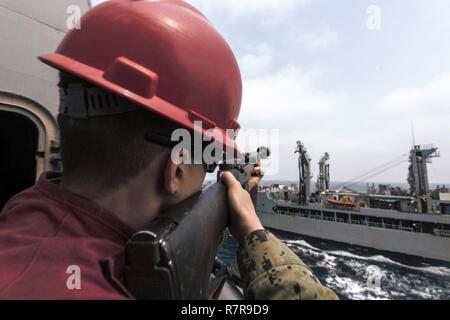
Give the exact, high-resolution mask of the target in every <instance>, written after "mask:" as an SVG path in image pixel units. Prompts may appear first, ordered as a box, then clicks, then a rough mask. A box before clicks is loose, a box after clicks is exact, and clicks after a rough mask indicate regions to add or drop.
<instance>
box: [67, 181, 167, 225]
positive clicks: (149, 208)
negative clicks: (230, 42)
mask: <svg viewBox="0 0 450 320" xmlns="http://www.w3.org/2000/svg"><path fill="white" fill-rule="evenodd" d="M60 187H61V188H63V189H65V190H68V191H70V192H72V193H76V194H79V195H81V196H83V197H84V198H87V199H89V200H91V201H92V202H94V203H95V204H97V205H99V206H100V207H102V208H104V209H106V210H108V211H109V212H111V213H113V214H114V215H115V216H117V217H118V218H119V219H120V220H121V221H123V222H124V223H125V224H126V225H128V226H130V227H131V228H132V229H133V230H136V231H138V230H142V229H143V228H145V227H146V226H147V225H148V224H149V223H150V222H151V221H152V220H153V219H154V218H155V217H156V216H157V215H158V213H159V211H160V206H161V205H160V201H159V199H158V197H157V196H155V192H152V191H153V190H146V189H148V184H146V185H143V184H142V183H139V181H132V182H130V183H127V185H126V186H124V187H122V188H118V189H116V190H114V191H112V192H109V193H107V194H106V195H100V196H97V195H96V194H97V192H96V190H98V188H95V187H93V186H88V185H86V183H77V182H75V181H71V180H68V179H64V177H63V178H62V179H61V183H60Z"/></svg>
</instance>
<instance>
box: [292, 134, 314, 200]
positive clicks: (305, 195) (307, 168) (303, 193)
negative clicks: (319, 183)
mask: <svg viewBox="0 0 450 320" xmlns="http://www.w3.org/2000/svg"><path fill="white" fill-rule="evenodd" d="M294 153H298V172H299V186H298V201H299V204H302V205H305V206H307V205H309V201H310V198H311V158H310V157H309V155H308V151H307V150H306V148H305V146H304V145H303V143H301V142H300V141H297V148H296V149H295V152H294Z"/></svg>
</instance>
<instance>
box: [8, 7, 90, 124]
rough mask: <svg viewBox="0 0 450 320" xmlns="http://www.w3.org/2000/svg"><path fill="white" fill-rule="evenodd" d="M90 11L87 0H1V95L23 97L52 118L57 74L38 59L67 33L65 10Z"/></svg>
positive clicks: (55, 100) (51, 50)
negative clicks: (33, 102) (4, 93)
mask: <svg viewBox="0 0 450 320" xmlns="http://www.w3.org/2000/svg"><path fill="white" fill-rule="evenodd" d="M71 5H77V6H79V8H80V9H81V12H85V11H87V10H88V9H89V7H90V5H89V1H88V0H39V1H32V0H0V92H8V93H13V94H15V95H19V96H24V97H27V98H28V99H31V100H33V101H35V102H37V103H39V104H40V105H42V106H44V107H45V108H46V109H47V110H49V111H50V112H51V113H52V114H53V115H55V114H56V112H57V109H58V102H59V98H58V94H57V90H56V84H57V82H58V76H57V72H56V71H55V70H52V69H51V68H50V67H48V66H46V65H44V64H43V63H41V62H40V61H39V60H37V56H39V55H42V54H46V53H51V52H53V51H54V50H55V49H56V47H57V45H58V44H59V42H60V41H61V39H62V38H63V36H64V34H65V33H66V32H67V27H66V21H67V19H68V18H69V17H70V14H68V13H67V8H68V7H69V6H71Z"/></svg>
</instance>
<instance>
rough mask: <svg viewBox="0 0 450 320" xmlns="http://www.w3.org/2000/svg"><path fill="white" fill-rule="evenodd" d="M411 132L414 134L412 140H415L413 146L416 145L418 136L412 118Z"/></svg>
mask: <svg viewBox="0 0 450 320" xmlns="http://www.w3.org/2000/svg"><path fill="white" fill-rule="evenodd" d="M411 134H412V141H413V148H414V147H415V146H416V136H415V134H414V121H413V120H411Z"/></svg>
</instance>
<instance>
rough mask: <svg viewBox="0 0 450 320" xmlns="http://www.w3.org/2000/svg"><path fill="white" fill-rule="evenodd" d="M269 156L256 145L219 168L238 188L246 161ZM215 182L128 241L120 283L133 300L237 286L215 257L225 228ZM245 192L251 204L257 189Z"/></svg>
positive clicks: (223, 196) (248, 170)
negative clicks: (239, 159) (239, 160)
mask: <svg viewBox="0 0 450 320" xmlns="http://www.w3.org/2000/svg"><path fill="white" fill-rule="evenodd" d="M269 155H270V150H269V149H268V148H265V147H260V148H258V150H257V151H256V153H247V154H245V156H244V161H243V164H220V165H219V170H220V171H230V172H231V173H232V174H233V175H234V176H235V177H236V179H237V180H238V181H239V182H240V183H241V185H242V186H243V187H244V186H245V185H246V184H247V182H248V181H249V179H250V177H251V175H252V171H253V168H254V164H252V163H250V162H251V160H254V159H256V161H259V160H260V159H266V158H267V157H268V156H269ZM220 171H219V172H220ZM219 179H220V178H219V174H218V177H217V182H216V183H214V184H211V185H209V186H207V187H205V188H203V189H202V190H201V191H200V192H198V193H197V194H195V195H194V196H192V197H190V198H188V199H186V200H185V201H183V202H182V203H180V204H179V205H177V206H176V207H175V208H172V209H170V210H168V211H167V212H165V213H164V214H161V215H160V216H158V217H157V218H156V219H154V220H153V221H152V223H151V224H150V226H149V227H148V228H146V230H143V231H139V232H137V233H135V234H134V235H133V236H132V237H131V239H130V240H129V241H128V243H127V246H126V250H125V268H124V282H125V286H126V287H127V289H128V290H129V291H130V293H131V294H133V296H134V297H135V298H136V299H177V300H178V299H211V298H217V297H218V293H219V292H220V291H221V290H222V288H223V286H224V285H225V283H226V281H230V282H231V283H234V284H235V285H236V284H237V283H238V282H239V277H238V276H237V275H236V274H232V273H231V272H230V270H229V268H227V267H226V265H225V264H224V263H222V262H221V261H220V260H219V259H217V258H216V254H217V251H218V249H219V247H220V245H221V244H222V241H223V239H224V236H225V232H226V229H227V227H228V225H229V215H228V198H227V187H226V186H225V185H224V184H223V183H221V182H220V180H219ZM251 193H253V194H252V200H253V202H254V205H256V195H257V188H254V189H253V190H252V192H251ZM228 289H230V288H228ZM231 290H232V291H233V289H231ZM234 293H235V294H236V293H239V291H237V290H234Z"/></svg>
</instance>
